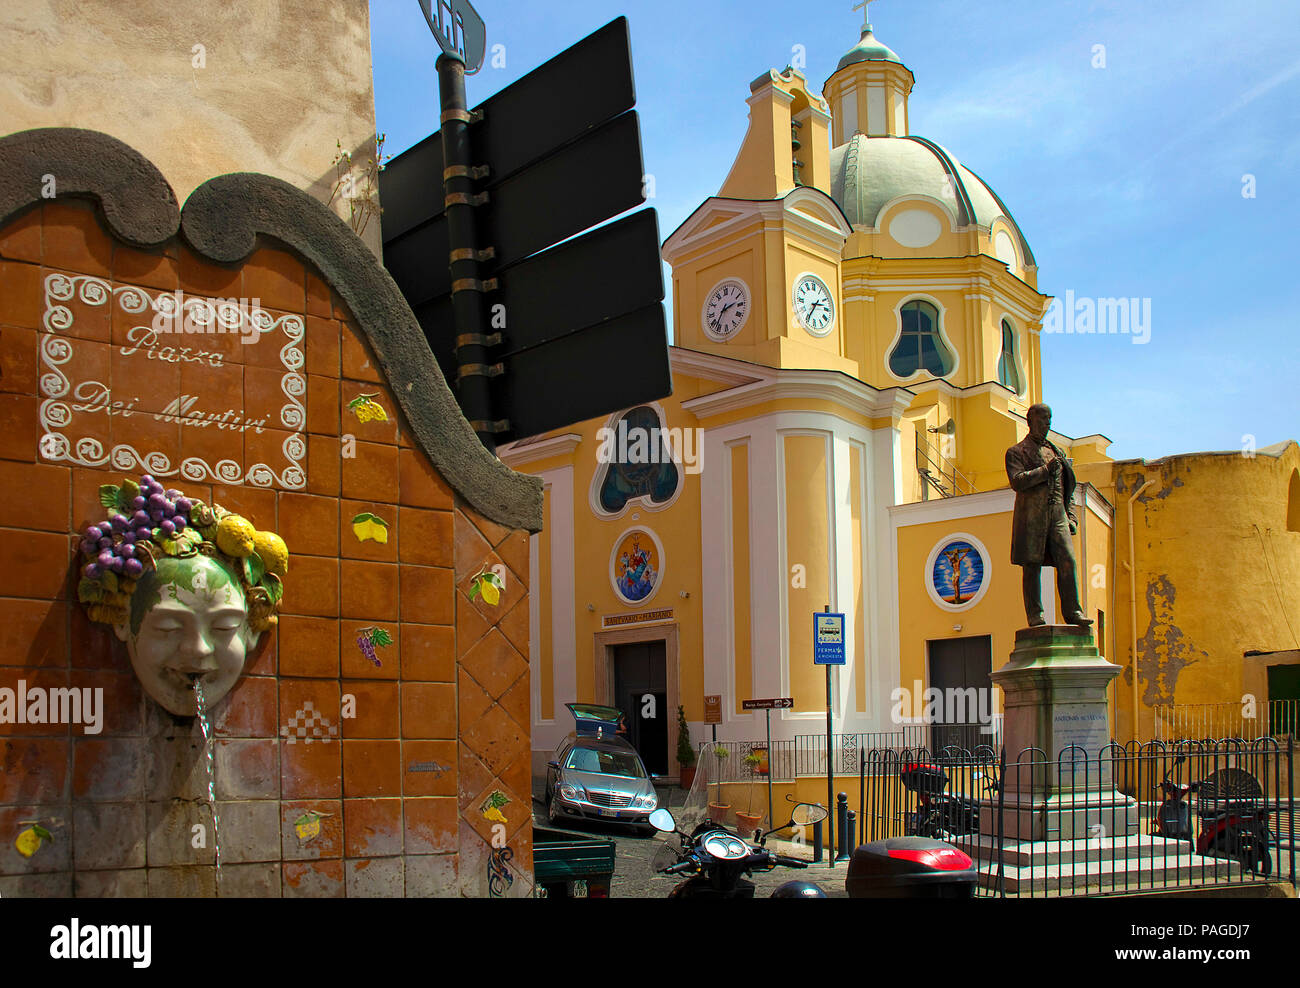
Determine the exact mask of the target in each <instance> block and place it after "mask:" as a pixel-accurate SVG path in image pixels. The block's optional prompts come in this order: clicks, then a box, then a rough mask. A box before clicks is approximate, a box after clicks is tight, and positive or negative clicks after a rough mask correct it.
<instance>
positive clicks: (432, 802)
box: [403, 797, 459, 854]
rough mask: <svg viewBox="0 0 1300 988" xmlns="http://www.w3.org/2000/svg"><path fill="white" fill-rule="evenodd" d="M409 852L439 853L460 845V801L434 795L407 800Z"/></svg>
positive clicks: (407, 845)
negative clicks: (458, 810) (458, 809)
mask: <svg viewBox="0 0 1300 988" xmlns="http://www.w3.org/2000/svg"><path fill="white" fill-rule="evenodd" d="M403 803H404V804H405V805H404V807H403V809H404V811H405V818H406V853H407V854H436V853H439V852H444V851H454V850H456V848H457V846H458V827H459V822H458V817H459V814H458V813H457V808H456V800H454V799H448V798H441V797H430V798H422V799H406V800H403Z"/></svg>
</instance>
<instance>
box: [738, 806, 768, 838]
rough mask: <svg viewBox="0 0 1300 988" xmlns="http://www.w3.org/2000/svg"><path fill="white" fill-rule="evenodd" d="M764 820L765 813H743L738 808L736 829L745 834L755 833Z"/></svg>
mask: <svg viewBox="0 0 1300 988" xmlns="http://www.w3.org/2000/svg"><path fill="white" fill-rule="evenodd" d="M762 822H763V815H762V814H761V813H758V814H754V813H741V812H740V810H736V829H738V830H739V831H740V832H741V834H743V835H745V836H749V835H751V834H753V832H754V831H755V830H757V829H758V826H759V824H761V823H762Z"/></svg>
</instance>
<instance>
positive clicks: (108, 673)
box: [68, 664, 153, 737]
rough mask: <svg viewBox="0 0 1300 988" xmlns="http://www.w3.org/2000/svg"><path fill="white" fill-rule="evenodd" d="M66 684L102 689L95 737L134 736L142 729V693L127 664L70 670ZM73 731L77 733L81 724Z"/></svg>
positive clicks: (143, 696)
mask: <svg viewBox="0 0 1300 988" xmlns="http://www.w3.org/2000/svg"><path fill="white" fill-rule="evenodd" d="M68 685H69V686H71V687H72V688H74V689H90V690H99V689H102V690H103V691H104V692H103V694H102V696H103V704H102V707H101V709H102V711H103V724H102V728H101V731H100V733H99V735H98V736H99V737H110V736H117V735H127V736H136V735H139V734H141V733H142V732H143V730H144V703H145V694H144V690H143V689H142V688H141V686H140V680H138V679H136V678H135V673H134V672H132V671H131V668H130V665H129V664H128V665H125V666H122V667H119V668H115V669H77V670H74V671H73V672H72V674H71V676H70V677H69V679H68ZM148 702H150V703H152V702H153V701H152V700H150V701H148ZM73 731H74V733H77V734H79V733H81V728H79V727H77V728H74V729H73Z"/></svg>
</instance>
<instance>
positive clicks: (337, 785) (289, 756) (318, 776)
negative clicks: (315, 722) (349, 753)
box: [280, 741, 343, 799]
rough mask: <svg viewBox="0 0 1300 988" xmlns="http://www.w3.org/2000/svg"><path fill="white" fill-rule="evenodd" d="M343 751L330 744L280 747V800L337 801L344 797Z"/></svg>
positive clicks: (335, 744) (332, 743) (316, 743)
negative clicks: (324, 799) (319, 799)
mask: <svg viewBox="0 0 1300 988" xmlns="http://www.w3.org/2000/svg"><path fill="white" fill-rule="evenodd" d="M342 751H343V749H342V747H341V746H340V745H339V743H338V742H337V741H331V742H330V743H329V744H323V743H321V742H319V741H318V742H314V743H312V744H303V743H301V742H299V743H297V744H287V743H284V742H281V744H280V795H281V796H282V797H283V798H293V799H313V798H337V797H340V796H342V795H343V777H342V771H341V765H342Z"/></svg>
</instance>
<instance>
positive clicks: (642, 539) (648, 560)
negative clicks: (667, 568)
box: [609, 528, 664, 604]
mask: <svg viewBox="0 0 1300 988" xmlns="http://www.w3.org/2000/svg"><path fill="white" fill-rule="evenodd" d="M663 558H664V557H663V547H662V546H661V545H660V544H659V538H658V536H656V535H655V534H654V533H653V532H651V531H650V530H648V529H645V528H629V529H628V530H627V531H626V532H624V533H623V534H622V535H621V536H619V538H618V541H617V542H615V543H614V551H613V553H612V554H611V556H610V560H609V579H610V582H611V583H612V584H613V586H614V592H615V593H616V594H618V597H619V599H620V600H622V601H623V602H624V603H625V604H639V603H641V602H643V601H646V600H649V599H650V598H651V597H653V596H654V594H655V591H656V590H657V589H658V588H659V580H660V577H661V576H662V575H663V568H664V565H663Z"/></svg>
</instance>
